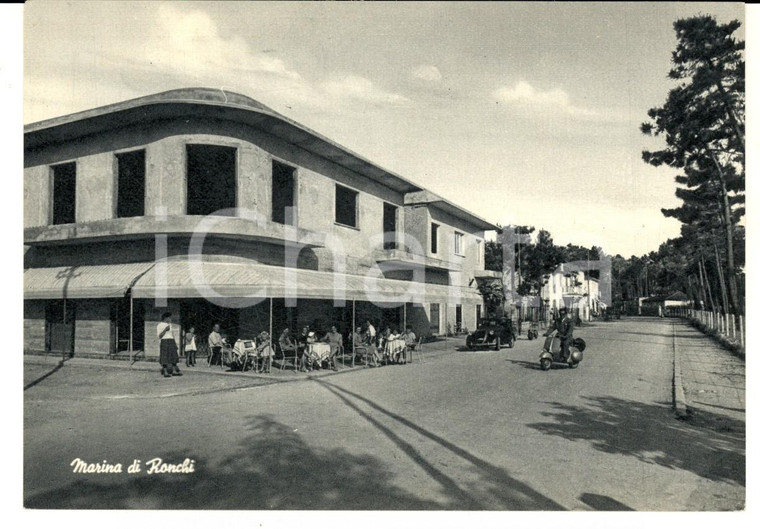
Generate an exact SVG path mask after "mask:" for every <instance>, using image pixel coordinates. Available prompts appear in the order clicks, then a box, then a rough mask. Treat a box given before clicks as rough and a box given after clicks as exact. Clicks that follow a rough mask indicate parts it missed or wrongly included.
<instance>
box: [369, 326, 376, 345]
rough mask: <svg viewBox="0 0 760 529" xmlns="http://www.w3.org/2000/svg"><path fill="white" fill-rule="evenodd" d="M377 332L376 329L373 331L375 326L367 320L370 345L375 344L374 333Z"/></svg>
mask: <svg viewBox="0 0 760 529" xmlns="http://www.w3.org/2000/svg"><path fill="white" fill-rule="evenodd" d="M376 334H377V331H375V328H374V327H373V326H372V324H371V323H370V322H369V320H367V336H369V343H371V344H372V345H375V335H376Z"/></svg>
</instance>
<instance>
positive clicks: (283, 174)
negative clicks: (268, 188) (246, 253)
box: [272, 160, 296, 226]
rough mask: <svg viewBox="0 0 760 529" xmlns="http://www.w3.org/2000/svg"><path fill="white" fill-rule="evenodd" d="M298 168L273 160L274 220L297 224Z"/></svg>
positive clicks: (292, 224)
mask: <svg viewBox="0 0 760 529" xmlns="http://www.w3.org/2000/svg"><path fill="white" fill-rule="evenodd" d="M295 208H296V168H295V167H291V166H289V165H285V164H284V163H280V162H278V161H277V160H272V220H273V221H274V222H279V223H280V224H289V225H291V226H295V224H296V209H295Z"/></svg>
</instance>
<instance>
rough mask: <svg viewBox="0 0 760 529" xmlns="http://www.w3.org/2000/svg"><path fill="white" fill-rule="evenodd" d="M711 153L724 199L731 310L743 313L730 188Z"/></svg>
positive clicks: (735, 312) (727, 271) (721, 169)
mask: <svg viewBox="0 0 760 529" xmlns="http://www.w3.org/2000/svg"><path fill="white" fill-rule="evenodd" d="M707 152H709V153H710V158H712V161H713V163H714V164H715V168H716V169H717V170H718V178H719V179H720V191H721V198H722V199H723V204H722V206H723V216H724V219H725V221H726V223H725V228H726V273H727V274H728V290H729V294H730V295H731V308H732V310H731V312H733V313H734V314H737V315H738V314H743V313H744V311H741V310H740V307H739V299H738V293H737V288H736V268H735V266H734V221H733V219H732V218H731V204H730V203H729V201H728V189H727V188H726V178H725V176H724V175H723V168H722V167H721V166H720V163H719V162H718V159H717V158H716V157H715V154H714V153H713V152H712V150H710V149H709V148H708V149H707Z"/></svg>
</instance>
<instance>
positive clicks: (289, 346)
mask: <svg viewBox="0 0 760 529" xmlns="http://www.w3.org/2000/svg"><path fill="white" fill-rule="evenodd" d="M278 342H279V344H280V350H281V351H282V353H283V355H284V354H287V353H289V352H297V351H298V346H297V344H296V342H295V340H293V336H291V334H290V329H288V328H287V327H285V330H284V331H282V334H281V335H280V339H279V340H278Z"/></svg>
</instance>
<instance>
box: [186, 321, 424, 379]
mask: <svg viewBox="0 0 760 529" xmlns="http://www.w3.org/2000/svg"><path fill="white" fill-rule="evenodd" d="M193 331H194V329H190V330H189V332H188V335H187V336H186V337H185V339H186V344H185V348H186V351H187V352H188V353H189V352H190V350H193V354H192V355H191V354H187V356H186V358H187V359H188V360H187V361H188V362H189V363H188V364H187V365H191V366H192V365H195V358H194V350H195V349H196V347H195V334H194V332H193ZM416 343H417V337H416V335H415V334H414V332H412V329H411V327H407V328H406V331H405V332H404V333H397V332H396V331H395V329H392V328H391V327H386V328H385V330H384V331H383V332H379V333H378V332H377V331H376V330H375V327H374V326H373V325H372V324H371V323H370V322H369V321H367V322H366V324H365V325H364V326H363V327H361V326H359V327H357V328H356V329H355V331H354V332H352V333H350V334H349V337H348V344H350V345H348V347H353V353H354V354H355V355H356V356H358V357H360V358H362V359H363V360H364V363H365V365H371V366H372V367H376V366H379V365H380V364H381V363H385V364H398V363H406V353H407V350H409V349H414V347H415V346H416ZM208 344H209V351H210V356H209V364H210V365H228V366H229V367H230V368H232V369H244V368H246V366H251V367H255V369H256V371H257V372H269V370H270V368H271V364H272V359H273V358H274V357H275V351H274V348H273V344H272V340H271V337H270V336H269V333H268V332H266V331H262V332H260V333H259V334H258V335H256V337H255V338H253V339H238V340H237V341H236V342H235V344H234V346H230V344H229V343H228V342H227V340H226V338H225V337H224V336H222V334H221V333H220V328H219V325H218V324H216V325H214V327H213V330H212V332H211V333H210V334H209V337H208ZM278 345H279V348H280V351H281V354H282V356H284V357H293V356H294V357H295V358H296V359H297V365H298V366H299V369H300V370H301V371H312V370H315V369H332V370H334V371H337V366H336V364H335V357H336V356H337V355H338V354H343V353H344V348H345V347H346V345H344V341H343V335H342V334H341V333H339V332H338V330H337V328H336V327H335V326H334V325H333V326H332V327H330V330H329V331H328V332H326V333H325V334H324V335H320V333H319V332H317V331H314V330H311V328H310V327H309V326H305V327H303V328H302V330H301V332H300V333H299V334H294V333H292V332H291V331H290V329H289V328H285V329H284V330H283V331H282V333H281V334H280V337H279V340H278ZM281 361H282V360H281Z"/></svg>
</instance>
